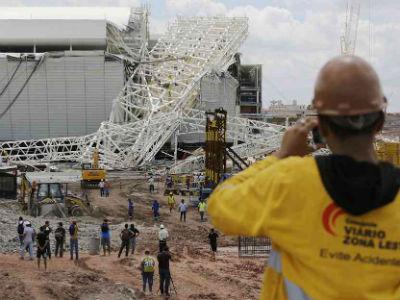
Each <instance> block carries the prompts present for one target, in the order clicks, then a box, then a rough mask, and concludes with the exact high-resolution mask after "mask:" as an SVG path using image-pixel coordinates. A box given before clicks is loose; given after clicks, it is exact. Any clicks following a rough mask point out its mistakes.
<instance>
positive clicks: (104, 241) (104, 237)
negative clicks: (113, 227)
mask: <svg viewBox="0 0 400 300" xmlns="http://www.w3.org/2000/svg"><path fill="white" fill-rule="evenodd" d="M100 229H101V245H102V246H103V253H104V256H106V250H107V251H108V255H111V242H110V237H111V236H110V227H109V226H108V219H104V222H103V224H101V226H100Z"/></svg>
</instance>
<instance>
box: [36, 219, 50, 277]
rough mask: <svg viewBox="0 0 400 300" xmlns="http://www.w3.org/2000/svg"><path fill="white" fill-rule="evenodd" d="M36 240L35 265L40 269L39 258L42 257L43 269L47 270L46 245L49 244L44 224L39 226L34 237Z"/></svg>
mask: <svg viewBox="0 0 400 300" xmlns="http://www.w3.org/2000/svg"><path fill="white" fill-rule="evenodd" d="M36 240H37V249H36V258H37V266H38V269H40V258H41V257H43V263H44V270H45V271H46V270H47V254H48V251H47V245H48V244H49V240H48V238H47V234H46V226H45V225H44V226H41V227H40V231H39V233H38V234H37V237H36Z"/></svg>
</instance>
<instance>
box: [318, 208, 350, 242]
mask: <svg viewBox="0 0 400 300" xmlns="http://www.w3.org/2000/svg"><path fill="white" fill-rule="evenodd" d="M344 213H345V211H344V210H343V209H342V208H340V207H339V206H337V205H336V204H335V203H331V204H329V205H328V206H327V207H326V208H325V210H324V212H323V213H322V225H323V226H324V229H325V230H326V232H328V233H329V234H331V235H333V236H336V232H335V231H334V229H335V224H336V220H337V218H338V217H339V216H341V215H343V214H344Z"/></svg>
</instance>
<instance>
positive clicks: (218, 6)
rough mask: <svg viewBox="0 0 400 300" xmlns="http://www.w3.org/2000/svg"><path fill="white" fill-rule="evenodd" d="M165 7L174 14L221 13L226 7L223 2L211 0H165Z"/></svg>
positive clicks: (200, 14) (203, 14)
mask: <svg viewBox="0 0 400 300" xmlns="http://www.w3.org/2000/svg"><path fill="white" fill-rule="evenodd" d="M165 3H166V7H167V9H168V10H169V11H170V12H173V13H175V14H189V15H195V16H207V15H223V14H225V13H226V12H227V8H226V6H225V5H224V4H223V3H220V2H217V1H213V0H166V1H165Z"/></svg>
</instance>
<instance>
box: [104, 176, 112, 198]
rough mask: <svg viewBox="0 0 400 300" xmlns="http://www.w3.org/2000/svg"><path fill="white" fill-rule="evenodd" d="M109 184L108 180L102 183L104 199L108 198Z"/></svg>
mask: <svg viewBox="0 0 400 300" xmlns="http://www.w3.org/2000/svg"><path fill="white" fill-rule="evenodd" d="M110 190H111V183H110V182H109V181H108V180H105V181H104V197H109V196H110Z"/></svg>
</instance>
